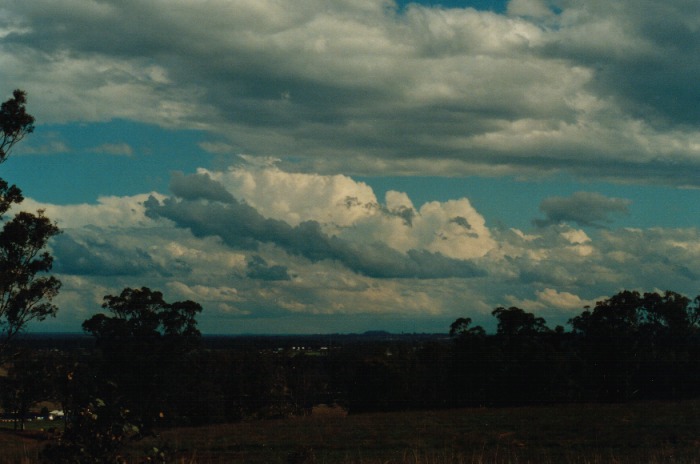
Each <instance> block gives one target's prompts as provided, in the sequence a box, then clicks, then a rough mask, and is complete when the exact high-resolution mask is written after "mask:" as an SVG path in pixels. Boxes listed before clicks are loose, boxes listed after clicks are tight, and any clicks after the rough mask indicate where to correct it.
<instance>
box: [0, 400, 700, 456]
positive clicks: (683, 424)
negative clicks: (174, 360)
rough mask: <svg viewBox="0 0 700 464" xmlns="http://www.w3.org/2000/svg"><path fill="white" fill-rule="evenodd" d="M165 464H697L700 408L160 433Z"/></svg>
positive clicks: (16, 450) (396, 417)
mask: <svg viewBox="0 0 700 464" xmlns="http://www.w3.org/2000/svg"><path fill="white" fill-rule="evenodd" d="M39 438H40V437H38V436H37V434H36V432H31V433H29V434H28V436H18V435H15V434H13V433H11V432H10V431H5V432H4V433H0V462H2V463H33V462H37V457H38V452H39V449H40V448H41V447H42V446H43V444H44V442H43V441H42V440H41V439H39ZM152 447H158V448H160V449H164V450H166V451H167V452H168V455H169V456H170V461H169V462H173V463H192V464H195V463H202V464H207V463H217V464H218V463H231V462H240V463H292V462H295V463H302V462H307V463H312V462H313V463H348V464H350V463H367V464H369V463H371V464H374V463H412V464H445V463H494V464H495V463H667V462H668V463H695V462H700V401H685V402H678V403H669V402H649V403H635V404H607V405H561V406H546V407H521V408H504V409H463V410H450V411H421V412H399V413H380V414H362V415H349V416H347V417H344V416H342V415H338V414H332V413H329V412H328V411H327V412H326V413H325V414H319V415H316V416H311V417H303V418H293V419H285V420H271V421H254V422H243V423H238V424H228V425H218V426H209V427H199V428H179V429H175V430H167V431H163V432H162V433H161V434H160V435H159V436H158V437H157V438H154V439H149V440H144V441H141V442H138V443H135V444H133V445H132V446H131V448H130V449H129V450H128V453H129V454H130V456H131V457H132V461H133V462H139V461H140V460H142V459H143V457H144V456H145V453H146V450H147V449H150V448H152Z"/></svg>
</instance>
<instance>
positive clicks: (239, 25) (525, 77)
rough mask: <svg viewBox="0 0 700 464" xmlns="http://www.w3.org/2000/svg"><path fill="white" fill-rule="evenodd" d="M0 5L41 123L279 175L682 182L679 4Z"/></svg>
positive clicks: (691, 27)
mask: <svg viewBox="0 0 700 464" xmlns="http://www.w3.org/2000/svg"><path fill="white" fill-rule="evenodd" d="M6 3H7V4H6V5H4V10H3V12H4V14H3V16H2V18H0V31H2V34H3V35H4V37H3V42H2V44H0V70H2V71H0V75H1V76H2V78H3V80H4V81H6V82H18V83H22V86H23V88H26V89H27V90H28V91H29V93H30V96H31V98H32V102H33V103H32V106H33V112H34V113H35V114H36V116H37V117H38V120H39V121H40V122H42V123H47V122H71V121H75V122H84V121H108V120H112V119H115V118H123V119H129V120H135V121H140V122H147V123H155V124H158V125H161V126H164V127H172V128H189V129H199V130H205V131H207V132H208V134H209V135H208V138H209V140H216V141H217V142H202V144H201V147H202V148H203V149H204V150H207V151H209V152H210V153H216V154H218V155H219V156H228V155H227V154H233V153H247V154H249V155H250V156H254V157H261V156H269V155H270V154H277V155H278V156H279V155H280V154H284V158H285V159H284V163H285V164H284V165H283V167H285V168H291V166H294V169H295V170H296V171H297V172H298V171H305V172H322V173H337V172H353V173H362V174H368V175H376V174H434V175H471V174H480V175H521V176H528V175H532V176H538V175H543V174H552V173H557V172H562V171H566V172H571V173H573V174H575V175H578V176H580V177H584V178H590V177H597V178H603V179H606V178H609V179H618V180H619V179H622V180H628V181H635V182H664V183H670V184H674V185H697V184H698V181H697V179H698V178H700V177H699V176H698V173H699V172H700V163H699V162H698V159H700V157H699V156H698V155H700V148H698V147H700V131H699V130H698V129H697V122H698V121H700V111H699V110H698V108H697V105H695V104H694V102H696V101H697V100H698V97H699V96H700V94H699V93H700V90H699V89H698V86H697V85H696V76H697V75H698V71H700V40H699V39H698V37H697V34H696V33H695V31H696V28H697V24H695V17H694V15H692V14H688V11H689V9H690V10H692V5H690V6H689V5H688V4H687V2H684V1H683V0H673V1H669V2H663V3H659V2H652V1H651V0H643V1H642V2H641V3H640V2H638V1H631V0H621V1H618V2H616V6H615V8H613V9H611V8H610V7H609V4H608V3H606V2H602V1H599V0H592V1H588V2H585V4H582V3H580V2H572V1H569V0H558V1H555V2H541V1H538V0H517V1H515V0H514V1H512V2H510V3H509V6H508V14H494V13H492V12H479V11H476V10H474V9H471V8H451V9H443V8H429V7H424V6H420V5H418V4H411V5H409V6H407V7H406V8H403V9H398V8H397V7H396V5H395V4H394V3H392V2H389V1H382V0H377V1H367V2H321V1H319V0H299V1H298V2H295V4H294V6H293V7H291V6H290V5H288V4H286V3H284V2H281V3H280V2H260V1H258V0H241V1H238V2H236V4H235V8H233V7H232V6H231V3H230V2H227V1H223V0H216V1H211V2H208V3H207V8H201V6H200V5H198V4H194V3H192V2H187V1H185V0H177V1H165V0H153V1H150V2H148V3H143V4H142V3H139V2H117V1H105V2H99V3H94V2H92V3H91V2H83V1H78V0H73V1H71V2H70V6H61V7H60V8H59V7H58V6H57V5H56V4H55V2H52V1H50V0H35V1H32V2H23V1H19V0H12V1H9V2H6ZM145 18H148V23H147V24H146V23H145V22H144V21H145ZM75 31H80V34H76V33H75Z"/></svg>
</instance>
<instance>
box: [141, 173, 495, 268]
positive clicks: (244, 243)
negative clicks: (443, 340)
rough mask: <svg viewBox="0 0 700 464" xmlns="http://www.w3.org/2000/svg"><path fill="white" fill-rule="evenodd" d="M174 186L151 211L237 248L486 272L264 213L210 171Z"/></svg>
mask: <svg viewBox="0 0 700 464" xmlns="http://www.w3.org/2000/svg"><path fill="white" fill-rule="evenodd" d="M171 189H172V191H173V193H174V194H175V195H176V196H177V197H178V198H169V199H166V200H164V201H162V202H159V201H158V200H156V199H155V198H150V199H149V200H148V201H147V202H146V203H145V205H146V214H147V215H148V216H150V217H152V218H157V217H162V218H166V219H169V220H171V221H173V222H174V223H175V224H177V225H178V226H180V227H184V228H187V229H189V230H191V231H192V233H193V234H194V235H195V236H198V237H206V236H217V237H220V238H221V239H222V240H223V241H224V242H225V243H226V244H227V245H229V246H231V247H234V248H241V249H253V250H255V249H257V248H258V246H259V244H261V243H272V244H274V245H276V246H278V247H280V248H282V249H283V250H285V251H286V252H287V253H289V254H292V255H300V256H303V257H305V258H307V259H308V260H310V261H312V262H317V261H321V260H324V259H329V260H336V261H339V262H341V263H343V265H345V266H346V267H348V268H349V269H351V270H353V271H356V272H358V273H361V274H364V275H366V276H369V277H376V278H390V277H393V278H408V277H411V278H420V279H431V278H446V277H473V276H477V275H481V274H482V273H483V272H482V271H480V270H479V269H478V268H477V266H475V265H474V264H472V263H471V262H469V261H465V260H460V259H454V258H450V257H447V256H445V255H443V254H442V253H440V252H439V251H435V252H433V251H429V250H415V249H411V250H408V251H407V252H406V253H403V252H401V251H398V250H396V249H393V248H391V247H390V246H388V245H387V244H385V243H382V242H378V241H370V242H369V243H365V241H355V242H350V241H348V240H345V239H343V238H340V237H337V236H330V235H328V234H326V233H324V232H323V230H322V227H321V225H320V224H319V223H318V222H317V221H313V220H307V221H304V222H301V223H299V224H298V225H295V226H292V225H290V224H288V223H286V222H284V221H282V220H279V219H270V218H265V217H264V216H263V215H262V214H260V213H259V212H258V211H257V210H256V209H255V208H253V207H252V206H250V205H248V204H246V203H243V202H241V201H238V200H237V199H235V198H234V197H233V195H231V194H230V193H229V192H228V191H227V190H226V189H225V188H224V186H223V185H221V184H220V183H218V182H216V181H214V180H212V179H211V178H210V177H209V176H208V175H206V174H195V175H192V176H180V175H178V176H176V177H175V179H174V181H173V183H172V185H171Z"/></svg>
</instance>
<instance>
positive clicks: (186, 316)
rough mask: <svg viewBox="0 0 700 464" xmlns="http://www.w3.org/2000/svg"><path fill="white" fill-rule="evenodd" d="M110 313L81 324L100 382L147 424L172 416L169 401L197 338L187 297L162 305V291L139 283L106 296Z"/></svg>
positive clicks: (194, 305)
mask: <svg viewBox="0 0 700 464" xmlns="http://www.w3.org/2000/svg"><path fill="white" fill-rule="evenodd" d="M102 307H103V308H104V309H107V310H109V312H111V314H112V315H111V316H108V315H106V314H102V313H101V314H96V315H94V316H92V317H91V318H90V319H88V320H86V321H85V322H84V323H83V329H84V330H85V331H86V332H87V333H89V334H91V335H93V336H94V337H95V339H96V342H97V347H98V349H99V350H100V353H101V356H102V363H101V367H100V373H99V375H100V376H101V378H102V380H103V381H105V382H112V383H114V384H116V385H117V388H118V391H119V393H120V394H121V395H122V396H123V398H124V401H125V404H126V406H127V407H128V409H129V410H130V411H131V412H132V413H133V414H134V415H135V416H136V417H138V418H139V420H140V421H141V424H142V426H143V427H145V428H149V427H150V426H151V425H152V424H153V423H154V422H155V421H156V420H158V419H159V418H165V419H166V420H167V419H172V416H174V415H175V414H174V413H175V411H173V409H174V408H176V406H175V405H174V404H173V403H174V401H173V399H174V398H176V397H178V396H180V395H179V391H178V389H180V388H183V386H184V385H185V381H184V379H183V378H181V377H182V376H184V375H185V373H184V369H185V367H186V366H185V363H186V356H187V354H188V353H190V352H191V351H192V350H194V349H195V348H196V347H197V346H198V344H199V341H200V332H199V330H198V329H197V321H196V315H197V314H198V313H200V312H201V311H202V307H201V306H200V305H199V304H198V303H195V302H193V301H178V302H175V303H167V302H166V301H165V300H164V299H163V294H162V293H161V292H158V291H152V290H151V289H149V288H146V287H143V288H140V289H131V288H126V289H124V290H123V291H122V292H121V294H119V295H118V296H112V295H107V296H105V297H104V303H103V304H102Z"/></svg>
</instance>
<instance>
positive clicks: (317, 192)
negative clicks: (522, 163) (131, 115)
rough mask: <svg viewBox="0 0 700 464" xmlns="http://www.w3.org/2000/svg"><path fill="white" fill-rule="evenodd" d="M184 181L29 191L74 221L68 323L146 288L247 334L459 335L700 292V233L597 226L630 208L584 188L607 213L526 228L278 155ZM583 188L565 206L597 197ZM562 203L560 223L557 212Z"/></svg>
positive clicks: (60, 266)
mask: <svg viewBox="0 0 700 464" xmlns="http://www.w3.org/2000/svg"><path fill="white" fill-rule="evenodd" d="M293 181H296V183H295V182H293ZM172 185H173V193H172V196H163V195H157V194H152V195H153V199H149V194H142V195H136V196H133V197H104V198H101V199H100V200H99V201H98V202H97V203H95V204H80V205H50V204H42V203H39V202H37V201H35V200H32V199H27V200H26V201H25V204H24V206H25V207H27V209H29V210H36V209H39V208H44V209H46V214H47V216H48V217H50V218H52V219H54V220H56V221H58V223H59V225H61V227H62V229H63V234H61V235H60V236H58V237H56V239H54V240H53V241H52V242H51V249H52V252H53V254H54V255H55V257H56V261H55V271H56V273H57V274H58V277H59V278H60V279H61V280H62V282H63V283H64V286H63V290H62V295H61V300H59V303H60V305H61V314H59V319H57V320H56V322H55V323H56V324H65V325H64V326H62V328H63V329H68V330H77V329H76V327H79V324H80V322H82V320H84V319H86V318H87V317H89V315H91V314H92V313H94V312H96V311H99V305H100V302H101V298H102V296H104V295H106V294H116V293H118V292H119V291H121V289H122V288H124V287H126V286H130V287H134V286H142V285H146V286H149V287H150V288H155V289H161V290H163V291H166V292H167V294H168V295H171V296H170V299H171V300H177V299H194V300H195V301H198V302H200V303H201V304H202V305H203V306H204V308H205V311H204V312H203V314H202V318H201V320H202V328H203V330H205V331H221V330H224V331H234V332H245V331H248V330H253V328H255V330H258V331H265V330H267V331H280V332H284V331H289V330H290V329H291V326H290V324H297V325H295V326H294V328H295V329H296V328H298V329H299V330H300V331H309V330H312V328H314V329H317V330H324V331H347V330H349V328H350V327H353V328H358V329H361V328H362V327H366V326H370V325H372V324H373V323H376V321H377V320H380V319H381V320H384V321H387V326H390V327H396V326H397V325H401V324H406V325H401V327H402V328H407V329H408V330H411V328H412V327H415V325H411V324H417V326H418V328H419V330H421V329H422V327H427V326H428V325H429V327H431V328H434V329H435V330H447V327H449V323H450V322H452V321H453V320H454V319H456V318H457V317H461V316H465V315H466V316H469V317H472V318H473V319H474V320H475V321H478V323H479V324H482V325H485V326H487V325H488V324H490V323H492V322H493V321H492V317H491V316H490V315H489V314H490V311H491V310H493V308H495V307H497V306H503V305H516V306H520V307H523V308H524V309H527V310H530V311H533V312H535V313H538V314H540V315H542V316H543V317H545V318H546V319H547V321H548V323H550V325H554V324H565V323H566V321H567V320H568V319H569V318H570V317H571V316H572V314H573V313H575V312H576V311H579V310H583V306H585V305H586V304H589V303H590V302H593V301H596V299H600V298H601V295H606V296H609V295H612V294H614V293H616V292H617V291H619V290H622V289H638V290H641V291H655V290H657V289H658V290H662V291H663V290H667V289H670V290H674V291H678V292H681V293H683V294H686V295H689V296H691V297H692V296H694V292H697V279H698V276H700V264H699V263H700V246H699V245H698V244H699V243H700V232H699V231H698V229H697V228H685V229H672V228H649V229H627V228H615V227H613V226H612V225H610V226H609V227H607V228H602V227H591V228H585V230H584V229H583V228H582V227H583V223H584V222H585V221H584V219H586V218H588V219H587V220H588V221H589V222H590V221H592V222H593V223H601V224H607V223H606V222H605V221H606V220H607V219H608V218H610V216H611V215H612V214H617V213H618V212H619V211H618V210H617V209H616V208H615V207H611V206H610V204H609V200H611V199H610V198H607V197H603V196H602V195H601V196H597V195H591V194H590V193H588V194H586V195H584V196H583V198H584V199H588V200H590V199H591V198H592V199H593V200H595V201H592V202H591V205H592V206H591V208H593V209H596V208H597V209H598V210H600V211H602V212H603V214H602V216H596V219H595V220H591V219H590V217H589V216H584V217H578V216H577V217H576V218H575V219H576V220H574V218H571V217H569V218H568V219H567V220H566V221H564V222H557V223H550V224H548V225H547V227H532V229H531V230H518V229H514V228H508V227H505V226H503V227H488V225H487V223H486V221H485V219H484V218H483V216H481V214H480V213H479V211H477V210H476V209H475V207H474V206H473V205H472V204H471V202H470V201H469V200H468V199H467V198H460V199H454V200H450V201H446V202H427V203H425V204H422V205H418V204H414V202H413V201H412V200H411V198H409V196H408V195H407V194H405V193H402V192H396V191H393V192H389V193H387V194H386V196H385V198H384V199H383V201H377V199H376V196H375V194H374V192H373V191H372V190H371V189H370V188H369V187H367V185H366V184H363V183H362V182H357V181H355V180H353V179H352V178H351V177H347V176H328V175H321V174H303V175H302V174H299V173H291V172H285V171H282V170H281V169H279V167H276V166H270V165H264V164H263V165H245V164H242V165H236V166H233V167H231V168H229V169H226V170H222V171H214V170H208V171H205V170H200V171H199V172H197V173H195V174H191V175H185V174H175V175H174V176H173V180H172ZM295 185H296V186H297V188H296V189H295ZM274 186H278V188H274ZM175 193H177V195H176V194H175ZM347 197H350V198H355V199H356V200H353V201H345V200H343V199H344V198H347ZM576 198H578V197H577V196H572V197H565V198H564V200H566V201H565V203H566V202H568V203H566V204H568V205H569V206H576V207H577V208H580V207H581V205H585V204H587V203H586V202H585V201H579V202H575V201H573V203H572V199H574V200H575V199H576ZM579 200H580V198H579ZM338 202H340V203H338ZM613 204H614V203H613ZM253 205H254V206H253ZM601 205H602V206H601ZM618 206H619V205H618ZM402 211H411V213H410V218H411V220H410V221H407V220H406V217H405V216H404V215H403V214H404V213H402ZM547 211H550V212H551V214H549V215H546V218H547V219H552V218H553V217H554V212H555V211H556V208H552V209H551V210H547ZM397 213H400V214H397ZM543 220H546V219H543ZM577 221H578V222H577ZM292 316H293V317H292ZM312 316H314V317H318V318H319V319H313V318H312ZM363 318H364V319H363ZM450 319H451V320H450ZM312 320H315V321H316V324H317V325H313V324H312V325H304V324H310V321H312ZM321 320H322V321H323V324H321V323H320V322H318V321H321ZM358 321H363V322H362V324H365V326H363V325H362V324H361V323H360V322H358ZM372 321H375V322H372ZM50 323H51V324H53V323H54V322H50ZM71 324H72V325H71ZM319 324H320V325H319ZM394 324H397V325H394ZM426 324H427V325H426Z"/></svg>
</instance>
